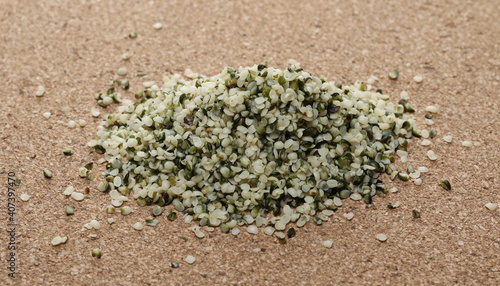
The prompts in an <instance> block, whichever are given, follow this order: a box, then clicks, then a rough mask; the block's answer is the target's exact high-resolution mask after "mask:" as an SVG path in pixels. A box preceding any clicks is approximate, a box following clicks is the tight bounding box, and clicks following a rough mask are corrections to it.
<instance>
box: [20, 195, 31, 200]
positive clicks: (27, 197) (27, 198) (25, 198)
mask: <svg viewBox="0 0 500 286" xmlns="http://www.w3.org/2000/svg"><path fill="white" fill-rule="evenodd" d="M20 198H21V201H23V202H27V201H28V200H29V199H30V196H29V195H27V194H22V195H21V196H20Z"/></svg>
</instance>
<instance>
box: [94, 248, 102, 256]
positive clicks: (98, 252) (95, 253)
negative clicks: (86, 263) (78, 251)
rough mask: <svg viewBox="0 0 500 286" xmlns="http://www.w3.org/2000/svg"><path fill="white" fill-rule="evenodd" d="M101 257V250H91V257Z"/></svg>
mask: <svg viewBox="0 0 500 286" xmlns="http://www.w3.org/2000/svg"><path fill="white" fill-rule="evenodd" d="M101 256H102V250H101V249H100V248H94V249H92V257H95V258H101Z"/></svg>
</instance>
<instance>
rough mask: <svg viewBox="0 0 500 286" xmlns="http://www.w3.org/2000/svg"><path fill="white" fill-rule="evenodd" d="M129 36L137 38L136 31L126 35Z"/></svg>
mask: <svg viewBox="0 0 500 286" xmlns="http://www.w3.org/2000/svg"><path fill="white" fill-rule="evenodd" d="M128 37H129V38H131V39H135V38H137V33H136V32H131V33H130V34H129V35H128Z"/></svg>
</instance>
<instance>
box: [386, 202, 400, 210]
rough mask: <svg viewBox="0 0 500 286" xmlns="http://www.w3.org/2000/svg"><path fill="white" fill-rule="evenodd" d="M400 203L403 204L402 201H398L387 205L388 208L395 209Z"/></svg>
mask: <svg viewBox="0 0 500 286" xmlns="http://www.w3.org/2000/svg"><path fill="white" fill-rule="evenodd" d="M400 205H401V203H400V202H396V203H394V204H391V205H387V208H388V209H391V210H393V209H395V208H398V207H399V206H400Z"/></svg>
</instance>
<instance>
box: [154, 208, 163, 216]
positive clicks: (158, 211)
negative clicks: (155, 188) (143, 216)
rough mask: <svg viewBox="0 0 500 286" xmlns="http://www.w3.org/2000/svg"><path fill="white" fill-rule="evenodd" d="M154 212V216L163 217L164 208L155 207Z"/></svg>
mask: <svg viewBox="0 0 500 286" xmlns="http://www.w3.org/2000/svg"><path fill="white" fill-rule="evenodd" d="M152 212H153V215H154V216H159V215H161V214H162V212H163V208H162V207H160V206H159V205H155V206H154V207H153V210H152Z"/></svg>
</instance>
